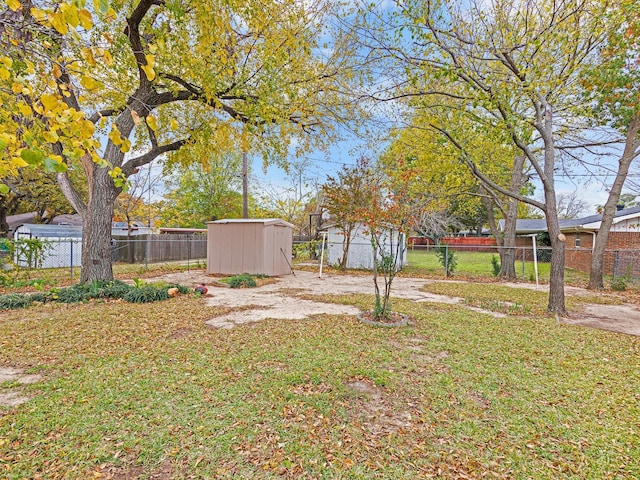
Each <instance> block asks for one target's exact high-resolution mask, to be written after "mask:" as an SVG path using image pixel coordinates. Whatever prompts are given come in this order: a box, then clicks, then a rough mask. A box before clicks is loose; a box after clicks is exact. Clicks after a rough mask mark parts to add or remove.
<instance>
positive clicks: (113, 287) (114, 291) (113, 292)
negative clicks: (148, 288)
mask: <svg viewBox="0 0 640 480" xmlns="http://www.w3.org/2000/svg"><path fill="white" fill-rule="evenodd" d="M133 288H134V287H132V286H131V285H128V284H126V283H124V282H122V281H120V280H112V281H111V282H107V283H106V284H105V285H104V286H103V287H102V289H101V291H100V293H101V295H100V297H101V298H122V297H124V296H125V295H126V294H127V293H128V292H129V290H131V289H133Z"/></svg>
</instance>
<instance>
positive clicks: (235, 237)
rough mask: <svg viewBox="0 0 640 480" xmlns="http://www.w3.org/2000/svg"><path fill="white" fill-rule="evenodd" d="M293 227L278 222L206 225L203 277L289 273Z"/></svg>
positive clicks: (242, 220)
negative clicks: (219, 274) (205, 254)
mask: <svg viewBox="0 0 640 480" xmlns="http://www.w3.org/2000/svg"><path fill="white" fill-rule="evenodd" d="M292 243H293V225H291V224H290V223H288V222H285V221H284V220H281V219H278V218H264V219H233V220H217V221H215V222H208V223H207V273H209V274H212V273H223V274H230V275H237V274H241V273H251V274H264V275H271V276H275V275H286V274H289V273H291V250H292Z"/></svg>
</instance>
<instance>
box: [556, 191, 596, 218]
mask: <svg viewBox="0 0 640 480" xmlns="http://www.w3.org/2000/svg"><path fill="white" fill-rule="evenodd" d="M556 201H557V203H558V218H560V219H562V220H571V219H573V218H579V217H580V216H582V215H584V213H585V211H586V210H587V208H588V207H589V204H588V203H587V202H586V200H584V199H582V198H580V197H578V192H571V193H558V195H557V196H556Z"/></svg>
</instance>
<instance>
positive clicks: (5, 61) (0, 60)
mask: <svg viewBox="0 0 640 480" xmlns="http://www.w3.org/2000/svg"><path fill="white" fill-rule="evenodd" d="M0 64H2V65H4V66H5V67H7V68H11V67H13V60H12V59H11V57H0Z"/></svg>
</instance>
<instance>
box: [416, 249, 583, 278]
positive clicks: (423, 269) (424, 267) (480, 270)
mask: <svg viewBox="0 0 640 480" xmlns="http://www.w3.org/2000/svg"><path fill="white" fill-rule="evenodd" d="M492 257H496V259H497V260H498V261H499V260H500V256H499V255H498V254H497V253H490V252H470V251H456V252H455V258H456V261H457V266H456V269H455V271H454V274H453V276H454V278H455V277H456V276H458V277H463V278H481V277H484V278H494V277H495V276H494V275H493V265H492V262H491V259H492ZM407 263H408V266H407V267H406V269H405V270H406V271H407V272H408V273H410V274H411V273H414V274H427V275H438V276H440V275H441V276H444V274H445V272H444V267H443V266H442V264H441V263H440V261H439V260H438V257H437V256H436V254H435V251H434V250H433V249H430V250H424V249H420V250H418V249H416V250H411V249H409V250H408V251H407ZM550 268H551V264H550V263H549V262H538V279H539V281H540V282H541V283H548V282H549V271H550ZM515 269H516V276H517V278H518V280H520V281H526V282H535V278H536V277H535V266H534V263H533V262H532V261H525V262H524V263H523V262H522V259H521V258H520V259H516V262H515ZM565 280H566V281H567V283H572V284H585V285H586V283H587V282H588V281H589V275H588V274H587V273H584V272H579V271H577V270H573V269H570V268H567V269H566V270H565Z"/></svg>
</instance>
